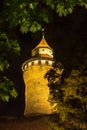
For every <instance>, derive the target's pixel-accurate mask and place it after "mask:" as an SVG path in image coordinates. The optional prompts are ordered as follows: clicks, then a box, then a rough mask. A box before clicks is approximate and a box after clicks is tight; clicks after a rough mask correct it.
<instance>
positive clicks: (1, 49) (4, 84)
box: [0, 33, 20, 101]
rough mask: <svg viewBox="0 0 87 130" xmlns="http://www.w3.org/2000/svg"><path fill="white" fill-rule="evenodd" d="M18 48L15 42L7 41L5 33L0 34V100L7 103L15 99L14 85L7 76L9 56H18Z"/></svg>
mask: <svg viewBox="0 0 87 130" xmlns="http://www.w3.org/2000/svg"><path fill="white" fill-rule="evenodd" d="M19 50H20V47H19V45H18V43H17V41H16V40H11V39H10V40H9V38H8V37H7V35H6V34H5V33H0V100H3V101H9V98H10V97H14V98H16V97H17V92H16V90H15V88H14V87H13V86H14V83H13V82H12V81H11V80H10V79H9V78H8V76H7V71H6V70H7V69H8V68H9V67H10V60H11V59H10V56H13V57H14V56H15V55H18V54H19Z"/></svg>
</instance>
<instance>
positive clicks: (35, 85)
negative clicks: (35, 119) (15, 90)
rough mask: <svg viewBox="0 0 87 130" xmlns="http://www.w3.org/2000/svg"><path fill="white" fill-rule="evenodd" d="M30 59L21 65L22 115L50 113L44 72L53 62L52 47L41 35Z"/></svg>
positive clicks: (50, 107) (50, 108)
mask: <svg viewBox="0 0 87 130" xmlns="http://www.w3.org/2000/svg"><path fill="white" fill-rule="evenodd" d="M31 56H32V57H31V59H29V60H27V61H25V62H24V63H23V65H22V71H23V79H24V82H25V111H24V115H25V116H28V115H30V114H50V113H52V106H51V104H50V102H49V100H48V99H49V88H48V86H47V79H45V78H44V75H45V74H46V72H47V71H48V70H49V69H50V68H51V67H52V64H53V62H54V61H53V49H52V48H51V47H50V46H49V45H48V44H47V42H46V40H45V38H44V37H43V38H42V39H41V41H40V43H39V44H38V45H37V46H36V47H35V48H34V49H33V50H32V53H31Z"/></svg>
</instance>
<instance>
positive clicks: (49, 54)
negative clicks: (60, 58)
mask: <svg viewBox="0 0 87 130" xmlns="http://www.w3.org/2000/svg"><path fill="white" fill-rule="evenodd" d="M32 56H33V57H42V58H52V59H53V49H52V48H51V47H50V46H49V45H48V43H47V41H46V40H45V38H44V36H43V37H42V39H41V41H40V42H39V44H38V45H37V46H36V47H35V48H34V49H33V50H32Z"/></svg>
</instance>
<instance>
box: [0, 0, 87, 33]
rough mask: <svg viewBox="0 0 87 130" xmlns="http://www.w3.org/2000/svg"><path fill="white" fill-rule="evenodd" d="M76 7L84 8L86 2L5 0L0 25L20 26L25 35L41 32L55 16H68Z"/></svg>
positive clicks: (86, 6) (86, 4) (81, 0)
mask: <svg viewBox="0 0 87 130" xmlns="http://www.w3.org/2000/svg"><path fill="white" fill-rule="evenodd" d="M75 6H84V7H85V8H86V9H87V1H86V0H55V1H54V0H41V1H38V0H25V1H24V0H11V1H9V0H4V1H2V7H1V12H0V16H1V19H0V23H2V22H3V21H4V22H8V23H9V27H11V28H12V27H16V26H20V30H21V31H22V32H23V33H26V32H28V31H31V32H36V31H37V30H41V27H42V25H43V24H44V22H45V23H48V22H50V21H52V20H53V18H54V14H57V15H59V16H66V15H67V14H70V13H72V12H73V10H74V7H75Z"/></svg>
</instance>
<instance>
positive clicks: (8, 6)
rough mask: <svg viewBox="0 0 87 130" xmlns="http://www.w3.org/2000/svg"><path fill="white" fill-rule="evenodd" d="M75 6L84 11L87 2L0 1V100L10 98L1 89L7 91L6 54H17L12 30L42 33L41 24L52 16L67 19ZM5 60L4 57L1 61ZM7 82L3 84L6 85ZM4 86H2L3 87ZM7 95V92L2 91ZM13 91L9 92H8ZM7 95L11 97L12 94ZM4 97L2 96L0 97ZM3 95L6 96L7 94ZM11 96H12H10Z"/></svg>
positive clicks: (17, 47) (82, 0) (59, 0)
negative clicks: (81, 7) (80, 7)
mask: <svg viewBox="0 0 87 130" xmlns="http://www.w3.org/2000/svg"><path fill="white" fill-rule="evenodd" d="M75 6H85V8H86V9H87V1H86V0H78V1H75V0H74V1H73V0H55V1H54V0H42V1H41V0H40V1H38V0H1V1H0V35H1V36H0V48H1V50H3V52H2V51H1V52H0V76H1V79H0V82H1V84H0V86H1V90H0V94H1V96H0V97H1V99H5V100H7V101H8V99H9V96H7V97H3V96H4V95H5V93H4V92H2V88H5V89H6V88H7V87H6V86H9V84H8V85H6V84H7V83H10V85H11V86H12V83H11V82H9V80H8V78H7V76H6V73H5V71H6V69H7V68H8V66H9V65H10V63H9V57H7V51H8V53H10V52H11V53H13V54H14V52H15V53H16V52H18V51H19V45H18V43H17V42H16V40H15V39H14V38H13V36H12V34H11V33H12V31H13V30H14V29H15V28H20V31H21V32H22V33H27V32H28V31H31V32H36V31H37V30H41V28H42V26H43V25H44V23H49V22H51V21H52V20H53V18H54V14H56V15H59V16H63V15H64V16H66V15H67V14H69V13H72V11H73V10H74V7H75ZM4 57H5V58H4ZM5 82H6V83H5ZM2 86H3V87H2ZM8 90H9V89H8ZM5 91H6V92H7V89H6V90H5ZM11 92H12V91H11ZM11 92H10V94H11ZM2 95H3V96H2ZM6 95H9V94H7V93H6ZM12 95H13V94H12Z"/></svg>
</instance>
